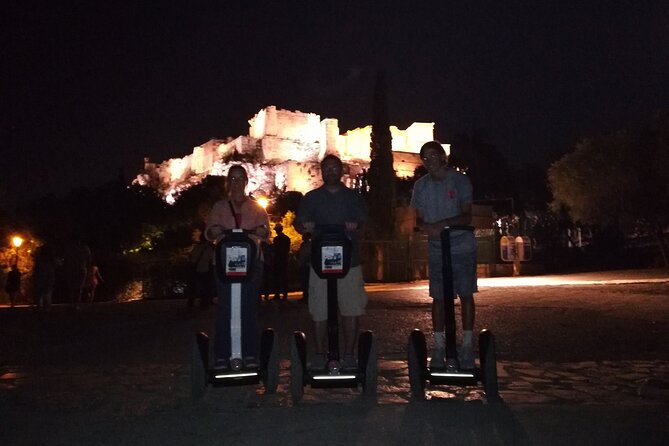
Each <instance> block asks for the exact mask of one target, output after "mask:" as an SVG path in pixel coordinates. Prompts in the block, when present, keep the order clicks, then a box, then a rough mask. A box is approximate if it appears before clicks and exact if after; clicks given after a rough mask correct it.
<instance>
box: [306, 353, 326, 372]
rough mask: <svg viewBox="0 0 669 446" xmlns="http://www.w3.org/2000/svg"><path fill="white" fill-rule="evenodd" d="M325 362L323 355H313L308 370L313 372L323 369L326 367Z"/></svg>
mask: <svg viewBox="0 0 669 446" xmlns="http://www.w3.org/2000/svg"><path fill="white" fill-rule="evenodd" d="M327 362H328V359H327V357H326V356H325V353H314V356H312V357H311V363H310V364H309V368H310V369H314V370H320V369H324V368H325V366H326V365H327Z"/></svg>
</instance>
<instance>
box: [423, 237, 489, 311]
mask: <svg viewBox="0 0 669 446" xmlns="http://www.w3.org/2000/svg"><path fill="white" fill-rule="evenodd" d="M474 247H476V245H474ZM453 251H455V252H453ZM441 259H442V257H441V242H439V241H429V242H428V266H429V269H430V270H429V274H430V296H431V297H432V298H433V299H437V300H441V299H443V298H444V279H443V274H442V271H441V268H442V262H441ZM451 268H452V269H453V291H454V293H455V294H454V295H453V299H455V298H456V296H460V297H462V296H465V297H468V296H473V295H474V293H476V292H477V291H478V285H477V283H476V250H474V251H471V250H468V249H457V247H456V249H452V250H451Z"/></svg>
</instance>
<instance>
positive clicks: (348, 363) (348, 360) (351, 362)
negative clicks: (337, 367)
mask: <svg viewBox="0 0 669 446" xmlns="http://www.w3.org/2000/svg"><path fill="white" fill-rule="evenodd" d="M341 368H342V370H343V369H346V370H351V369H357V368H358V361H357V360H356V359H355V356H354V355H353V354H352V353H347V354H345V355H344V359H343V360H342V362H341Z"/></svg>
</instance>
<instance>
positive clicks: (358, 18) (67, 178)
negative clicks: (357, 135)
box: [0, 0, 669, 207]
mask: <svg viewBox="0 0 669 446" xmlns="http://www.w3.org/2000/svg"><path fill="white" fill-rule="evenodd" d="M281 3H284V2H278V1H274V2H256V1H239V2H235V1H212V2H207V3H206V4H208V6H206V7H202V6H199V5H202V4H204V3H199V2H172V1H155V2H149V1H145V2H104V1H93V2H90V1H58V2H31V1H10V2H9V4H8V5H7V4H6V5H5V6H3V8H2V14H0V16H1V18H0V22H1V23H0V25H1V26H2V30H1V31H0V33H1V35H2V37H3V38H2V49H3V51H2V60H3V63H2V67H3V68H2V74H1V75H0V76H1V77H2V90H1V91H2V101H1V103H2V107H3V110H2V126H1V128H2V138H1V139H0V150H1V154H2V163H1V164H0V166H1V167H0V207H7V206H12V205H15V204H17V203H19V202H22V201H24V200H26V199H29V198H36V197H39V196H42V195H44V194H46V193H49V192H54V193H56V194H63V193H66V192H67V191H68V190H70V189H72V188H74V187H82V186H90V187H94V186H97V185H100V184H102V183H104V182H106V181H109V180H112V179H115V178H117V177H118V174H119V171H120V170H121V169H122V170H123V171H124V172H125V175H126V178H127V179H128V180H130V179H131V178H133V177H134V176H135V175H136V174H137V173H138V172H139V170H140V169H141V167H142V162H143V157H144V156H149V157H150V158H151V159H152V160H155V161H162V160H164V159H167V158H169V157H176V156H183V155H185V154H187V153H190V152H191V150H192V147H193V146H195V145H198V144H201V143H203V142H205V141H207V140H208V139H209V138H210V137H214V136H215V137H226V136H233V137H236V136H238V135H241V134H246V133H247V131H248V123H247V120H248V119H249V118H251V117H252V116H253V115H254V114H255V113H257V112H258V111H259V110H260V109H261V108H262V107H265V106H267V105H276V106H277V107H279V108H284V109H289V110H301V111H305V112H314V113H317V114H319V115H320V116H321V118H325V117H332V118H338V119H339V126H340V130H341V132H344V131H346V130H349V129H352V128H355V127H359V126H363V125H367V124H369V123H371V110H372V92H373V87H374V74H375V72H376V70H377V69H383V70H385V73H386V77H387V84H388V101H389V110H390V120H391V122H392V123H394V124H396V125H398V126H399V127H400V128H404V127H406V126H407V125H409V124H410V123H411V122H414V121H427V122H435V123H436V127H435V137H436V138H438V139H440V140H442V142H449V139H450V138H452V137H453V136H454V135H456V134H458V133H462V132H467V131H471V130H472V129H483V130H484V131H485V132H486V134H487V139H488V141H489V142H491V143H493V144H495V145H496V146H497V147H498V149H499V150H500V151H501V152H502V153H503V154H504V155H505V156H506V157H507V158H508V159H509V160H510V161H511V162H512V163H523V162H545V161H546V160H548V159H550V157H551V156H552V155H551V154H554V153H556V151H558V150H561V149H564V148H565V147H567V146H569V145H570V144H572V143H573V142H574V140H575V139H576V138H577V137H578V136H582V135H588V134H598V133H602V132H607V131H611V130H615V129H617V128H620V127H621V126H624V125H626V124H628V123H629V122H632V121H634V120H636V119H638V118H639V117H642V116H645V115H648V114H649V113H651V112H652V111H653V110H656V109H658V108H661V107H665V108H666V107H669V2H667V1H662V0H649V1H644V0H634V1H627V0H615V1H597V2H595V1H587V0H586V1H573V2H572V1H541V0H537V1H530V0H527V1H517V0H504V1H489V2H478V1H457V2H456V1H448V0H442V1H430V2H420V1H417V2H397V3H398V4H400V5H402V6H398V7H395V8H392V7H389V6H386V3H387V4H391V2H381V1H377V2H374V3H376V4H377V6H373V4H372V3H371V2H370V4H368V3H367V2H364V1H356V2H319V1H311V2H297V3H300V4H301V5H302V6H300V7H297V6H291V7H281V6H279V5H280V4H281ZM285 3H288V2H285ZM290 3H291V4H293V3H295V2H290ZM392 3H395V2H392ZM212 5H213V6H212ZM380 5H384V6H380ZM410 5H413V6H410Z"/></svg>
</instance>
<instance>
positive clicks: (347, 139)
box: [134, 105, 449, 203]
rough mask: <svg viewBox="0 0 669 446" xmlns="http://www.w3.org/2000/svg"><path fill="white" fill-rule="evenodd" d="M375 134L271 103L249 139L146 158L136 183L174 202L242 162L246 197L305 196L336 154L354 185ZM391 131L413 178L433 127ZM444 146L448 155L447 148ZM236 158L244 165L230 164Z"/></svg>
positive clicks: (253, 123) (400, 162) (397, 155)
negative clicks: (278, 193) (323, 165)
mask: <svg viewBox="0 0 669 446" xmlns="http://www.w3.org/2000/svg"><path fill="white" fill-rule="evenodd" d="M371 132H372V126H371V125H368V126H366V127H363V128H356V129H353V130H349V131H347V132H345V133H343V134H340V133H339V123H338V120H337V119H333V118H325V119H321V117H320V115H317V114H315V113H304V112H300V111H289V110H282V109H277V108H276V107H275V106H273V105H272V106H268V107H266V108H263V109H262V110H260V111H259V112H258V113H257V114H256V115H255V116H253V117H252V118H251V119H250V120H249V133H248V135H244V136H238V137H237V138H234V139H232V138H228V139H226V140H220V139H210V140H209V141H207V142H205V143H204V144H201V145H199V146H197V147H194V148H193V152H192V153H191V154H190V155H186V156H184V157H183V158H173V159H169V160H167V161H164V162H162V163H160V164H156V163H152V162H151V161H150V160H149V159H148V158H145V160H144V171H143V172H142V173H140V174H139V175H138V176H137V177H136V178H135V180H134V183H135V184H140V185H144V186H150V187H153V188H155V189H156V190H158V191H159V192H160V193H161V194H162V195H163V197H164V199H165V200H166V201H167V202H168V203H173V202H174V201H175V199H176V198H177V197H178V195H179V194H180V193H181V192H182V191H184V190H186V189H188V188H189V187H191V186H192V185H195V184H198V183H199V182H200V181H202V179H203V178H204V177H206V176H207V175H227V172H228V169H229V167H230V166H231V165H232V164H242V165H243V166H244V167H245V168H246V170H247V171H248V173H249V185H248V189H247V192H248V193H252V194H254V195H256V196H262V195H268V194H271V193H272V191H274V190H277V189H278V190H284V189H285V190H286V191H298V192H302V193H305V192H307V191H309V190H311V189H313V188H315V187H317V186H319V185H320V184H321V178H320V170H319V165H318V163H319V161H320V160H321V159H323V157H324V156H325V155H326V154H330V153H332V154H335V155H337V156H339V157H340V158H341V159H342V161H343V162H344V164H345V166H346V167H345V169H344V170H345V175H344V182H346V183H347V185H348V186H351V185H352V184H353V181H354V179H355V178H356V176H357V175H359V174H360V173H362V172H363V170H364V169H367V168H368V167H369V162H370V158H369V152H370V141H371ZM390 132H391V135H392V149H393V155H394V167H395V172H396V174H397V176H398V177H410V176H412V175H413V173H414V170H415V168H416V167H417V166H419V165H420V157H419V155H418V152H419V150H420V147H421V146H422V145H423V144H424V143H425V142H427V141H431V140H433V139H434V136H433V135H434V123H432V122H429V123H425V122H415V123H413V124H411V125H410V126H409V127H407V128H406V129H405V130H400V129H398V128H397V127H396V126H391V127H390ZM444 147H445V149H446V151H447V153H448V152H449V145H444ZM233 157H234V158H236V159H242V160H243V161H231V160H232V158H233Z"/></svg>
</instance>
